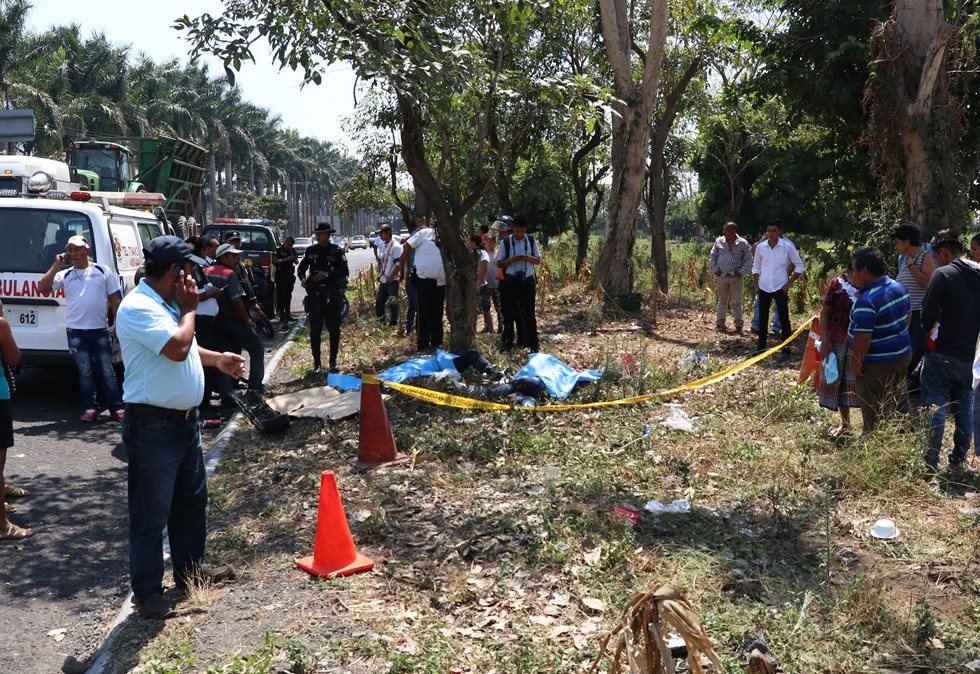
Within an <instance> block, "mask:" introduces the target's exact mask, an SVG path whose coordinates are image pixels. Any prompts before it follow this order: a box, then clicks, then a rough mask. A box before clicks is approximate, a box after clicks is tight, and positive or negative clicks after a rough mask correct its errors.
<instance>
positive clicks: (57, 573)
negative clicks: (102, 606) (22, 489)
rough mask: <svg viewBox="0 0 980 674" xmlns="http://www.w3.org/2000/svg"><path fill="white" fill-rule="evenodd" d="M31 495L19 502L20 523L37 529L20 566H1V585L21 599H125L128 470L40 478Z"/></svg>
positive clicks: (26, 543) (32, 485)
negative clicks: (97, 596) (94, 596)
mask: <svg viewBox="0 0 980 674" xmlns="http://www.w3.org/2000/svg"><path fill="white" fill-rule="evenodd" d="M24 486H26V487H28V488H29V489H30V491H31V495H30V496H29V497H28V498H27V499H23V500H18V501H16V503H17V505H18V510H19V512H18V514H17V515H16V516H15V517H16V518H17V521H18V522H22V523H23V524H24V525H25V526H30V527H33V529H34V536H33V537H32V538H29V539H25V540H24V541H23V543H22V545H23V550H21V551H20V553H19V554H18V555H17V560H16V563H15V564H4V565H0V583H2V585H3V587H4V592H5V594H7V595H8V596H10V597H13V598H15V599H23V598H32V597H51V596H53V597H58V598H71V597H77V596H82V595H85V594H87V593H98V594H104V593H124V592H125V587H126V582H125V581H126V570H127V554H128V553H127V544H128V514H127V512H128V511H127V505H126V468H125V466H124V465H120V466H119V467H118V468H112V469H105V470H100V471H98V472H97V473H96V474H95V475H94V476H92V477H78V476H74V477H71V478H65V477H62V476H54V475H48V474H44V473H42V474H38V475H33V476H31V477H30V479H29V480H26V481H24Z"/></svg>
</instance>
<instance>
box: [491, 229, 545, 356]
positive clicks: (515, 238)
mask: <svg viewBox="0 0 980 674" xmlns="http://www.w3.org/2000/svg"><path fill="white" fill-rule="evenodd" d="M512 222H513V228H514V229H513V233H512V234H511V235H510V236H508V237H507V238H505V239H503V240H502V241H501V242H500V247H499V248H498V249H497V266H498V267H499V268H500V269H503V271H504V278H503V281H501V291H502V292H501V299H502V300H503V298H504V297H505V296H506V298H507V300H506V302H507V303H508V304H509V312H508V313H509V314H510V316H511V317H512V318H513V320H514V322H515V323H516V324H517V346H518V347H526V348H528V349H530V350H531V351H532V352H535V351H538V322H537V318H536V316H535V315H534V303H535V299H536V294H537V279H536V277H535V270H534V268H535V266H536V265H539V264H541V251H540V250H539V249H538V244H537V242H536V241H535V240H534V237H533V236H531V235H530V234H528V233H527V218H525V217H524V216H523V215H515V216H514V217H513V220H512ZM505 288H506V290H505ZM500 346H501V348H502V349H503V350H505V351H509V350H510V349H511V348H513V346H514V331H513V329H512V327H511V323H510V322H509V321H507V322H505V324H504V331H503V333H502V334H501V344H500Z"/></svg>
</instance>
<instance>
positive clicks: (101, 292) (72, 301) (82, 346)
mask: <svg viewBox="0 0 980 674" xmlns="http://www.w3.org/2000/svg"><path fill="white" fill-rule="evenodd" d="M89 250H90V246H89V244H88V241H86V240H85V237H83V236H72V237H71V238H69V239H68V243H67V244H66V245H65V252H64V253H61V254H60V255H58V256H57V258H55V261H54V263H53V264H52V265H51V268H50V269H48V271H47V273H45V274H44V276H42V277H41V280H40V282H39V283H38V289H39V290H40V291H41V292H42V293H50V292H52V291H58V290H64V292H65V300H66V303H67V306H66V307H65V328H66V330H67V332H68V350H69V351H70V352H71V355H72V357H73V358H74V360H75V365H76V366H77V367H78V390H79V393H80V394H81V396H82V405H84V410H85V411H84V412H82V421H86V422H92V421H95V420H96V419H97V418H98V416H99V412H100V407H99V402H98V397H97V395H96V390H95V374H96V372H98V376H99V384H100V385H101V387H102V397H103V400H104V402H105V404H106V406H107V407H108V408H109V414H110V415H111V416H112V418H113V419H114V420H115V421H122V419H123V409H122V399H121V398H120V397H119V384H118V383H117V382H116V372H115V370H113V368H112V341H111V340H110V338H109V316H110V314H111V315H115V313H116V311H117V310H118V309H119V300H120V294H121V293H120V292H119V279H118V278H117V277H116V273H115V272H114V271H113V270H112V269H110V268H109V267H107V266H105V265H103V264H99V263H97V262H93V261H92V260H91V259H90V258H89ZM66 264H70V265H71V266H70V267H68V268H67V269H65V268H64V266H65V265H66Z"/></svg>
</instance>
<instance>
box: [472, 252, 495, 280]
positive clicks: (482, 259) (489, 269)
mask: <svg viewBox="0 0 980 674" xmlns="http://www.w3.org/2000/svg"><path fill="white" fill-rule="evenodd" d="M484 262H486V263H487V273H486V274H485V275H484V276H483V283H481V284H480V287H481V288H482V287H483V286H485V285H486V284H487V279H488V278H490V277H491V276H492V275H493V265H492V264H490V253H488V252H487V251H485V250H481V251H480V261H479V262H478V263H477V267H476V279H477V280H478V281H479V280H480V265H481V264H483V263H484Z"/></svg>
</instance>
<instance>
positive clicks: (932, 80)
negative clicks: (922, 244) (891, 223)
mask: <svg viewBox="0 0 980 674" xmlns="http://www.w3.org/2000/svg"><path fill="white" fill-rule="evenodd" d="M943 4H944V3H943V1H942V0H895V4H894V9H893V12H892V16H891V18H890V19H889V20H888V21H886V22H885V23H883V24H881V25H879V26H878V27H877V28H876V30H875V32H874V34H873V35H872V39H871V50H870V51H871V55H872V59H873V61H872V64H873V65H872V72H873V77H872V78H869V82H868V88H867V89H866V91H865V109H866V110H867V112H868V116H869V123H868V131H867V134H866V136H867V138H868V141H869V143H868V144H869V147H870V148H871V150H872V158H873V160H874V166H875V169H876V171H877V173H878V177H879V179H880V180H881V182H882V184H883V186H884V187H885V188H886V189H889V190H894V191H899V192H902V193H904V196H905V199H906V204H907V208H908V215H909V217H910V218H911V219H913V220H915V221H917V222H918V223H919V224H921V225H922V226H923V228H924V229H927V230H929V231H935V230H937V229H941V228H944V227H948V226H950V222H951V216H953V215H955V214H956V208H957V204H959V203H962V199H963V192H964V191H965V189H966V185H964V184H962V181H963V178H962V177H961V176H960V175H959V171H958V166H957V161H958V159H959V157H960V152H961V149H960V141H961V139H962V137H963V131H964V122H963V116H964V114H965V113H964V109H965V106H964V104H965V101H964V100H961V99H962V97H963V94H962V93H957V92H958V91H959V89H958V88H957V86H956V83H957V81H958V80H959V79H960V78H964V77H969V75H968V74H967V73H968V72H969V70H970V69H969V68H967V67H966V65H965V64H960V66H959V68H958V69H957V70H951V65H952V59H953V56H952V52H954V50H956V49H957V41H958V40H960V39H962V38H961V36H959V35H958V31H957V30H956V28H955V27H954V26H952V25H950V24H949V23H947V22H946V20H945V18H944V7H943ZM969 65H971V66H973V67H974V68H975V57H974V58H973V61H972V62H971V63H970V64H969ZM896 140H898V143H897V144H896V142H895V141H896ZM896 145H897V147H896Z"/></svg>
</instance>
